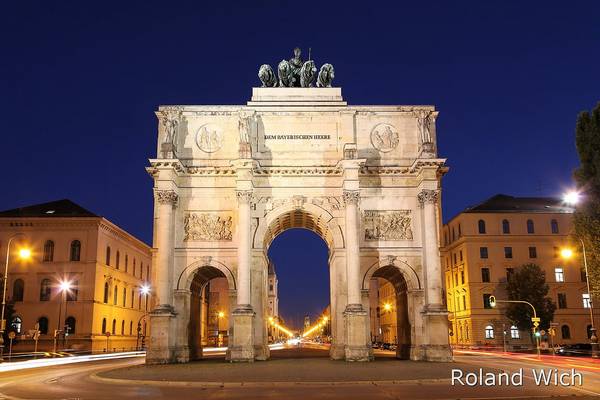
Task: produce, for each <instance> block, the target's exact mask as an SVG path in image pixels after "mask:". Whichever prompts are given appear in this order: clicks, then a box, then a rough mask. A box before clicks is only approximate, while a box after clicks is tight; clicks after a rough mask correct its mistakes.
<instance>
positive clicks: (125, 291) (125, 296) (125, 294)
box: [123, 288, 127, 307]
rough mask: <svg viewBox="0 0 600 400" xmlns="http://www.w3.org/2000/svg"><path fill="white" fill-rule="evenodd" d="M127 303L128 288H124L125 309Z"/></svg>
mask: <svg viewBox="0 0 600 400" xmlns="http://www.w3.org/2000/svg"><path fill="white" fill-rule="evenodd" d="M126 302H127V288H123V307H125V303H126Z"/></svg>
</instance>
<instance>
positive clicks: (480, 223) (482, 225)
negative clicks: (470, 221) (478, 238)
mask: <svg viewBox="0 0 600 400" xmlns="http://www.w3.org/2000/svg"><path fill="white" fill-rule="evenodd" d="M477 227H478V228H479V233H485V221H484V220H482V219H480V220H479V221H478V222H477Z"/></svg>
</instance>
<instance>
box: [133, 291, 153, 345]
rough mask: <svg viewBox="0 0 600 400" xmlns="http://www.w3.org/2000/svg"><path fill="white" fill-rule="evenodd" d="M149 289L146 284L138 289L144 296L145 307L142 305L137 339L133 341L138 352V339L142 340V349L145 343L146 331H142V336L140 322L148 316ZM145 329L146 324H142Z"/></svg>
mask: <svg viewBox="0 0 600 400" xmlns="http://www.w3.org/2000/svg"><path fill="white" fill-rule="evenodd" d="M150 292H151V289H150V286H149V285H148V284H144V285H142V287H141V288H140V293H141V294H143V295H144V299H145V303H146V304H145V305H144V314H142V316H141V317H140V319H139V320H138V323H137V338H136V341H135V349H136V350H139V348H140V339H142V347H145V344H146V343H145V341H146V329H144V334H143V335H142V320H143V319H145V318H146V317H147V316H148V295H150ZM140 301H141V299H140ZM145 327H146V324H145V323H144V328H145Z"/></svg>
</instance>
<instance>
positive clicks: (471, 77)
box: [0, 1, 600, 316]
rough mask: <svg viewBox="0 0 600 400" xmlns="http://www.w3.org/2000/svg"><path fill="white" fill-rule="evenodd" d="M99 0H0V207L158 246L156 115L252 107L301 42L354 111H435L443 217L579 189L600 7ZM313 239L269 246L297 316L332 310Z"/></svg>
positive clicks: (321, 254) (322, 257)
mask: <svg viewBox="0 0 600 400" xmlns="http://www.w3.org/2000/svg"><path fill="white" fill-rule="evenodd" d="M88 3H91V2H74V1H64V2H34V1H19V2H4V3H3V4H2V12H1V13H0V109H1V110H2V120H1V123H0V131H1V133H2V141H1V142H0V150H1V154H2V161H3V165H4V171H5V173H4V174H3V182H2V190H1V191H0V209H8V208H14V207H18V206H22V205H28V204H35V203H40V202H45V201H51V200H56V199H61V198H70V199H72V200H74V201H75V202H77V203H80V204H81V205H82V206H84V207H86V208H88V209H90V210H91V211H94V212H96V213H99V214H102V215H104V216H106V217H107V218H109V219H110V220H111V221H113V222H115V223H116V224H118V225H120V226H121V227H123V228H124V229H126V230H128V231H129V232H131V233H133V234H135V235H136V236H138V237H140V238H141V239H143V240H144V241H146V242H148V243H150V241H151V224H152V219H151V215H152V190H151V187H152V181H151V179H150V177H149V176H148V175H147V174H146V172H145V170H144V167H146V166H147V165H148V161H147V160H148V158H151V157H154V156H155V154H154V152H155V148H156V128H157V120H156V117H155V115H154V113H153V112H154V110H156V108H157V107H158V105H160V104H245V102H246V101H247V100H248V99H249V96H250V90H251V89H250V88H251V87H252V86H258V85H259V84H260V82H259V80H258V78H257V70H258V67H259V66H260V64H263V63H269V64H271V65H275V64H276V63H277V62H278V61H280V60H281V59H282V58H289V57H291V53H292V49H293V48H294V47H295V46H300V47H302V48H303V49H304V50H305V53H306V52H307V49H308V47H312V55H313V58H314V59H315V61H316V63H317V64H318V65H321V64H323V63H325V62H330V63H332V64H333V65H334V66H335V72H336V79H335V81H334V85H335V86H341V87H342V88H343V94H344V97H345V99H346V100H347V101H348V103H349V104H434V105H435V106H436V107H437V109H438V110H439V111H440V116H439V118H438V126H437V132H438V141H439V151H440V155H441V156H443V157H447V158H448V165H449V166H450V172H449V173H448V175H447V176H446V177H445V178H444V181H443V185H444V196H443V200H444V204H443V208H444V218H445V219H446V220H447V219H449V218H450V217H452V216H453V215H455V214H456V213H457V212H459V211H460V210H462V209H464V208H465V207H466V206H468V205H471V204H475V203H478V202H480V201H482V200H484V199H486V198H487V197H489V196H491V195H494V194H496V193H506V194H512V195H559V194H560V193H561V192H562V191H563V190H565V189H566V188H569V187H570V186H571V185H572V180H571V174H572V171H573V169H574V168H575V167H576V166H577V164H578V160H577V155H576V152H575V146H574V140H573V131H574V125H575V119H576V116H577V113H578V112H579V111H581V110H584V109H591V108H592V107H593V106H594V105H595V104H596V102H598V101H599V100H600V74H599V71H600V20H599V18H600V17H599V16H600V3H599V2H598V1H577V2H564V1H563V2H551V1H539V2H535V1H531V2H524V1H513V2H510V1H504V2H499V1H497V2H489V1H472V2H471V1H469V2H467V1H456V2H451V1H428V2H418V1H409V2H400V1H393V2H389V3H378V2H372V1H370V2H366V1H360V2H356V3H354V4H353V3H352V2H349V1H344V2H335V1H325V2H298V1H294V2H275V1H273V2H270V1H263V2H253V1H245V2H239V3H227V2H225V1H218V2H213V3H212V4H211V3H209V2H199V1H194V2H165V1H161V2H153V1H139V2H133V1H127V2H124V1H120V2H113V3H111V2H110V1H102V2H95V5H93V6H92V5H89V4H88ZM295 235H299V236H300V237H301V238H302V240H301V241H298V240H290V238H292V239H293V236H295ZM311 235H312V234H310V235H309V234H307V233H305V232H295V231H293V232H292V231H291V232H289V233H287V234H283V235H282V236H281V237H280V238H277V239H276V241H275V242H276V245H277V246H276V247H274V248H273V249H271V250H272V251H271V252H270V253H271V256H272V257H273V258H274V259H276V260H277V271H278V273H279V280H280V293H281V309H282V312H283V314H284V316H285V315H290V316H291V315H292V314H294V315H296V314H303V313H304V311H302V310H304V309H305V310H306V312H311V313H313V312H316V311H315V310H317V311H318V310H320V309H322V308H323V307H325V306H326V305H327V303H328V289H327V287H328V281H327V280H328V272H327V267H326V248H325V245H324V244H323V243H322V242H319V241H320V239H318V238H316V237H314V236H312V239H311V238H310V237H311ZM319 243H320V244H319ZM306 246H308V248H310V249H311V251H310V252H307V251H306V248H307V247H306ZM319 246H321V247H319ZM313 249H315V250H313ZM303 272H304V273H303ZM313 272H314V273H316V274H317V277H318V279H317V281H318V282H319V283H318V284H316V283H314V282H313V281H312V279H313V277H314V275H313ZM322 282H323V284H322V285H321V283H322ZM300 289H302V290H300ZM299 303H301V304H302V305H303V307H304V308H303V309H302V310H298V307H296V305H297V304H299Z"/></svg>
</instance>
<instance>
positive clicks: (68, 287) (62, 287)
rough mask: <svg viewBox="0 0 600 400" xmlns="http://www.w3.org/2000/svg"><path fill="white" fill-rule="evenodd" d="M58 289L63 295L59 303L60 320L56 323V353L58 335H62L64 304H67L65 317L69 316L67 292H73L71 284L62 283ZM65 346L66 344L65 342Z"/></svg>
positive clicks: (67, 282)
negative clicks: (61, 321)
mask: <svg viewBox="0 0 600 400" xmlns="http://www.w3.org/2000/svg"><path fill="white" fill-rule="evenodd" d="M58 289H59V291H60V293H61V295H62V298H61V299H60V302H59V303H58V320H57V321H56V330H55V331H54V352H55V353H56V346H57V341H58V335H59V334H60V319H61V315H62V304H63V301H64V303H65V315H66V314H67V292H68V291H69V290H71V282H69V281H60V283H59V285H58ZM63 344H64V342H63Z"/></svg>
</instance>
